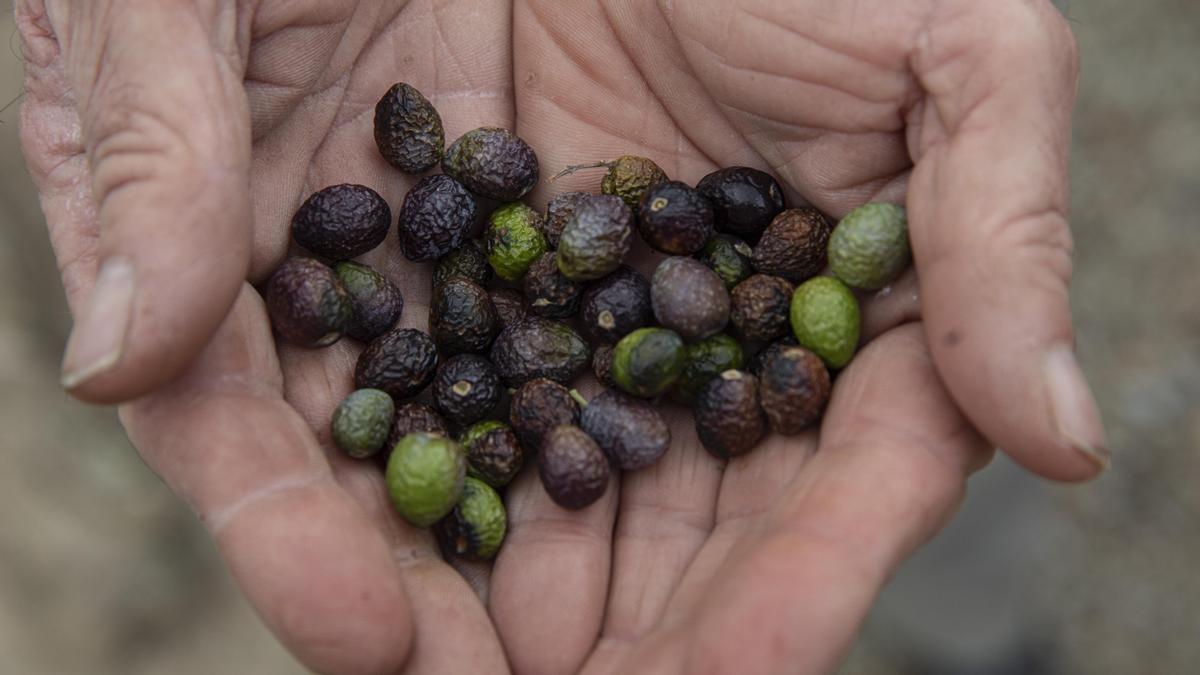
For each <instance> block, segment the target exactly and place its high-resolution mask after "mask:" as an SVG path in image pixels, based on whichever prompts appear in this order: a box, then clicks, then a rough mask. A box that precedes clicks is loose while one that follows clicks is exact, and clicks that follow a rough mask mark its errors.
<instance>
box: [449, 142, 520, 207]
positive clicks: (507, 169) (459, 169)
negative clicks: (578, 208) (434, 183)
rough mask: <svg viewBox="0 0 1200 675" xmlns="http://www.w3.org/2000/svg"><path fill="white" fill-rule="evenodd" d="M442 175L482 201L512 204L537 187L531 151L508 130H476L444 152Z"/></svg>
mask: <svg viewBox="0 0 1200 675" xmlns="http://www.w3.org/2000/svg"><path fill="white" fill-rule="evenodd" d="M442 171H445V172H446V174H447V175H449V176H453V177H454V178H456V179H457V180H459V181H461V182H462V184H463V185H466V186H467V189H469V190H470V191H471V192H474V193H475V194H477V195H479V196H481V197H487V198H488V199H495V200H497V201H501V202H511V201H515V200H517V199H520V198H521V197H524V196H525V193H527V192H529V191H530V190H532V189H533V186H534V185H537V181H538V159H537V155H536V154H534V152H533V148H531V147H529V144H527V143H526V142H525V141H523V140H521V139H520V138H518V137H517V136H516V134H514V133H512V132H511V131H509V130H508V129H501V128H500V127H479V128H478V129H472V130H471V131H468V132H467V133H465V134H463V135H462V136H461V137H459V139H458V140H456V141H454V142H453V143H451V144H450V147H448V148H446V154H445V155H444V156H443V157H442Z"/></svg>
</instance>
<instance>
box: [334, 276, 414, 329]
mask: <svg viewBox="0 0 1200 675" xmlns="http://www.w3.org/2000/svg"><path fill="white" fill-rule="evenodd" d="M334 272H335V273H336V274H337V277H338V280H339V281H341V282H342V287H343V288H345V289H346V293H347V294H348V295H349V297H350V306H351V314H350V322H349V323H348V324H346V334H347V335H349V336H350V337H352V338H354V339H356V340H361V341H362V342H370V341H371V340H374V339H375V338H377V337H379V336H380V335H383V334H384V333H386V332H388V331H389V330H391V329H393V328H395V327H396V322H397V321H399V320H400V314H401V313H402V312H403V311H404V296H403V295H401V293H400V289H399V288H397V287H396V284H393V283H392V282H391V280H390V279H388V278H387V277H385V276H383V275H382V274H380V273H379V272H377V271H375V270H374V269H372V268H370V267H368V266H366V265H363V264H361V263H356V262H352V261H349V260H346V261H343V262H340V263H338V264H337V266H336V267H334Z"/></svg>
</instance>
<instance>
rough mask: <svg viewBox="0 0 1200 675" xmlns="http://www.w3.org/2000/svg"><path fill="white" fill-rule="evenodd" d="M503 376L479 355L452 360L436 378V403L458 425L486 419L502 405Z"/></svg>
mask: <svg viewBox="0 0 1200 675" xmlns="http://www.w3.org/2000/svg"><path fill="white" fill-rule="evenodd" d="M501 391H502V388H501V386H500V376H499V375H498V374H497V373H496V368H495V367H494V366H492V362H491V361H488V360H487V359H485V358H483V357H482V356H477V355H475V354H458V355H457V356H451V357H450V358H448V359H446V361H444V362H443V363H442V365H441V366H440V367H438V371H437V375H435V376H434V378H433V401H434V404H435V405H436V406H437V409H438V411H439V412H441V413H442V414H443V415H445V416H446V418H447V419H449V420H451V421H453V422H455V423H457V424H471V423H473V422H477V421H479V420H481V419H483V418H484V417H485V416H486V415H487V414H488V413H489V412H491V410H492V409H493V408H495V407H496V404H497V403H499V402H500V394H501Z"/></svg>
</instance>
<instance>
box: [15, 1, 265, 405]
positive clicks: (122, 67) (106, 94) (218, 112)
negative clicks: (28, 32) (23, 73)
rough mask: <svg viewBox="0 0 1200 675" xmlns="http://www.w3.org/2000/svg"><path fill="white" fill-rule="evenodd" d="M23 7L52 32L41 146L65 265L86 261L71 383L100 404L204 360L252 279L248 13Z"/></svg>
mask: <svg viewBox="0 0 1200 675" xmlns="http://www.w3.org/2000/svg"><path fill="white" fill-rule="evenodd" d="M21 6H22V7H23V8H24V11H26V12H29V14H28V15H27V16H29V17H31V23H26V24H24V25H34V26H37V27H38V29H40V30H41V33H39V34H34V35H32V36H31V40H30V41H31V42H32V43H34V46H32V47H31V49H30V52H31V53H32V55H33V56H34V57H35V60H34V61H33V62H32V63H31V66H30V69H29V73H30V74H29V83H30V99H29V104H28V106H27V107H26V108H25V110H24V112H23V124H24V129H23V132H24V137H25V141H26V152H27V154H28V155H29V157H30V160H31V161H30V165H31V167H32V170H33V174H34V177H35V180H36V181H37V183H38V184H39V186H40V187H41V189H42V190H43V194H44V195H45V196H46V199H47V209H46V212H47V216H48V218H49V227H50V229H51V236H52V240H53V241H54V242H55V244H56V250H57V254H58V256H59V261H60V264H61V265H63V266H72V265H76V266H80V267H81V268H82V269H80V270H78V271H77V272H76V273H77V275H78V279H77V280H76V281H74V282H73V283H70V284H68V290H69V291H71V296H72V297H71V298H70V300H71V306H72V309H73V311H74V315H75V319H76V322H75V329H74V330H73V331H72V334H71V339H70V341H69V342H68V345H67V350H66V354H65V356H64V358H63V375H62V378H63V385H64V386H65V387H66V388H67V389H69V390H71V391H72V392H73V393H74V394H75V395H77V396H79V397H80V398H83V399H85V400H89V401H96V402H116V401H122V400H128V399H131V398H133V397H135V396H137V395H139V394H143V393H145V392H147V391H150V390H152V389H154V388H156V387H157V386H159V385H161V384H163V383H164V382H167V381H169V380H170V379H171V378H173V377H175V376H176V375H178V374H179V373H180V372H181V371H182V370H183V369H184V368H185V367H186V366H187V365H188V364H189V363H190V362H191V361H192V359H193V358H194V357H195V355H196V354H197V352H198V351H199V350H200V349H201V348H202V347H203V345H204V344H205V343H207V341H208V339H209V337H210V336H211V335H212V334H213V332H214V331H215V330H216V329H217V327H218V326H219V325H220V323H221V321H222V320H223V318H224V317H225V315H226V314H227V313H228V311H229V308H230V306H231V305H232V303H233V301H234V299H235V298H236V297H237V294H238V291H239V287H240V284H241V282H242V280H243V279H244V278H245V275H246V271H247V263H248V256H249V244H250V208H249V195H248V190H247V184H248V168H247V167H248V166H249V149H250V140H249V123H248V114H247V110H246V102H245V98H244V94H243V91H242V88H241V82H240V75H239V74H238V73H237V71H236V69H237V68H238V65H237V63H236V54H237V53H238V52H237V46H236V44H234V40H235V37H236V35H237V30H236V16H235V12H233V11H228V10H207V11H206V10H201V9H199V8H197V6H196V4H195V3H191V2H185V1H184V0H170V1H168V2H157V1H150V0H111V1H107V2H96V3H71V4H70V5H69V6H68V5H66V4H65V3H49V7H50V10H51V11H50V12H49V13H48V14H45V15H42V16H41V18H40V19H33V17H37V16H38V15H37V13H36V10H37V9H40V6H39V4H38V3H29V2H26V3H22V5H21ZM23 34H24V31H23ZM47 56H48V57H49V58H47ZM60 95H66V96H69V97H70V98H71V99H73V100H74V102H75V106H74V110H73V111H65V110H64V109H63V108H62V107H61V106H60V105H59V104H58V102H57V100H56V97H58V96H60ZM43 111H45V113H46V115H45V116H44V117H43ZM64 113H68V114H64ZM63 134H78V136H70V135H68V136H66V138H70V139H72V140H71V141H68V142H63V140H62V139H63V137H64V136H63ZM75 139H78V140H75ZM76 153H83V157H85V158H86V161H80V160H75V159H74V158H75V157H77V156H78V155H76ZM80 198H82V199H84V200H85V201H84V203H83V204H80V203H78V201H76V202H74V203H72V201H71V200H79V199H80Z"/></svg>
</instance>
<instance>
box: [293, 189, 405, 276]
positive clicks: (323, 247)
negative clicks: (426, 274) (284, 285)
mask: <svg viewBox="0 0 1200 675" xmlns="http://www.w3.org/2000/svg"><path fill="white" fill-rule="evenodd" d="M391 226H392V210H391V209H390V208H388V203H387V202H386V201H384V199H383V197H381V196H379V193H378V192H376V191H374V190H372V189H371V188H369V187H367V186H365V185H352V184H345V185H331V186H329V187H327V188H325V189H323V190H321V191H320V192H317V193H314V194H313V195H312V196H311V197H309V198H308V199H307V200H305V202H304V204H302V205H301V206H300V209H299V210H298V211H296V215H295V216H293V217H292V238H293V239H295V240H296V243H297V244H300V245H301V246H303V247H304V248H306V249H308V250H309V251H312V252H313V253H314V254H316V255H318V256H320V257H322V258H325V259H326V260H334V261H337V260H348V259H350V258H353V257H355V256H359V255H362V254H364V253H366V252H367V251H370V250H371V249H373V248H375V247H376V246H378V245H380V244H381V243H383V240H384V239H386V238H387V233H388V229H389V228H390V227H391Z"/></svg>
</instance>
